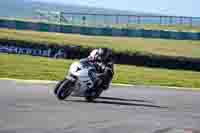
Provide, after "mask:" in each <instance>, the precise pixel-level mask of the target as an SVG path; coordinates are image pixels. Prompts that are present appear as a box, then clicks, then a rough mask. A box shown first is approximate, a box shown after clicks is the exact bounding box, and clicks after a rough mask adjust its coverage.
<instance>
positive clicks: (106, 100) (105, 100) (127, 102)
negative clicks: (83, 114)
mask: <svg viewBox="0 0 200 133" xmlns="http://www.w3.org/2000/svg"><path fill="white" fill-rule="evenodd" d="M98 99H101V100H98ZM65 101H66V102H68V101H70V102H78V103H95V104H111V105H123V106H140V107H152V108H168V107H164V106H158V105H154V104H153V102H151V101H146V100H136V99H123V98H115V97H99V98H97V99H96V100H94V101H93V102H88V101H85V100H80V99H79V100H75V99H74V100H70V99H68V100H65ZM132 102H146V103H147V104H141V103H132ZM149 103H151V104H149Z"/></svg>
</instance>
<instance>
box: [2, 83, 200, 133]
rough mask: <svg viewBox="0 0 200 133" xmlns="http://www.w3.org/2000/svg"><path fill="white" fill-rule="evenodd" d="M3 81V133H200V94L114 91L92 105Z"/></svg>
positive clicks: (48, 87)
mask: <svg viewBox="0 0 200 133" xmlns="http://www.w3.org/2000/svg"><path fill="white" fill-rule="evenodd" d="M53 87H54V84H29V83H17V82H15V81H0V133H192V131H193V133H200V132H198V131H200V102H199V101H200V92H194V91H183V90H168V89H159V88H145V87H113V88H111V89H110V90H108V91H107V92H105V93H103V94H102V97H101V98H99V99H97V100H96V101H95V102H93V103H88V102H86V101H85V100H84V98H81V97H70V98H69V99H67V100H66V101H58V100H57V99H56V97H55V96H54V94H53V90H52V88H53Z"/></svg>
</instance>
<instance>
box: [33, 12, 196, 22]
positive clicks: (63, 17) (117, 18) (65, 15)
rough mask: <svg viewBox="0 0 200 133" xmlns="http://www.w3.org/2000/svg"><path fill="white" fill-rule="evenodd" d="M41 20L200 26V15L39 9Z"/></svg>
mask: <svg viewBox="0 0 200 133" xmlns="http://www.w3.org/2000/svg"><path fill="white" fill-rule="evenodd" d="M36 13H37V18H38V19H39V20H41V21H42V20H47V21H54V22H55V21H56V22H59V23H66V24H78V25H90V26H91V25H96V26H110V25H112V26H114V25H126V26H127V25H134V24H156V25H189V26H200V17H184V16H153V15H144V16H142V15H130V14H127V15H126V14H125V15H119V14H92V13H91V14H90V13H72V12H48V11H47V12H45V11H37V12H36Z"/></svg>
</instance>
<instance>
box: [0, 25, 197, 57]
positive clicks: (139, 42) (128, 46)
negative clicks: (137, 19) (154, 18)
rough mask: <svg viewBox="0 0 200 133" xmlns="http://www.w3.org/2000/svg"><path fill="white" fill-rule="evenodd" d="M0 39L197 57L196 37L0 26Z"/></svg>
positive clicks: (146, 53) (145, 53)
mask: <svg viewBox="0 0 200 133" xmlns="http://www.w3.org/2000/svg"><path fill="white" fill-rule="evenodd" d="M0 39H4V40H5V39H7V40H20V41H25V42H26V43H27V45H29V44H28V43H29V42H30V43H35V44H39V43H40V44H46V45H50V44H57V45H78V46H83V47H92V48H94V47H108V48H112V49H113V50H114V51H117V52H129V53H135V52H140V53H141V54H144V55H148V54H155V55H167V56H183V57H196V58H200V52H199V51H200V41H191V40H167V39H166V40H165V39H146V38H127V37H103V36H85V35H77V34H76V35H75V34H61V33H48V32H36V31H21V30H11V29H0Z"/></svg>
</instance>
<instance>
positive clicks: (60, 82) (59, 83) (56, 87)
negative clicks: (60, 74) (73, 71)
mask: <svg viewBox="0 0 200 133" xmlns="http://www.w3.org/2000/svg"><path fill="white" fill-rule="evenodd" d="M65 80H66V79H63V80H61V81H59V82H58V83H57V84H56V86H55V88H54V94H55V95H57V92H58V89H59V87H60V85H61V84H62V83H63V82H64V81H65Z"/></svg>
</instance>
